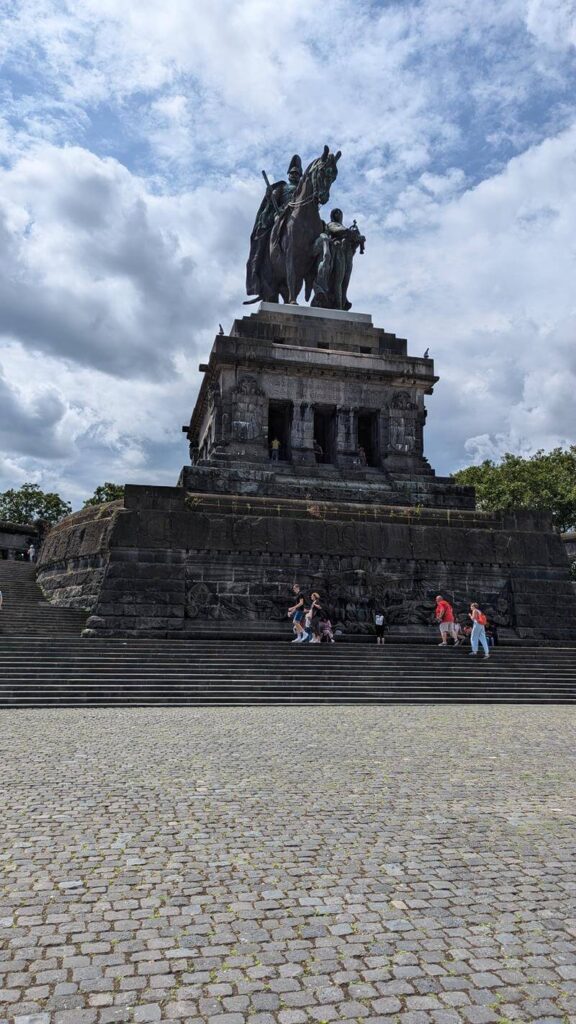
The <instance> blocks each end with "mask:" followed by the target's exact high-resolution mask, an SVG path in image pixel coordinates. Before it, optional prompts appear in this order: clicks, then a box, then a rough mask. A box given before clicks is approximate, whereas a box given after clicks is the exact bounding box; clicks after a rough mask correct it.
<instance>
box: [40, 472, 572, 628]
mask: <svg viewBox="0 0 576 1024" xmlns="http://www.w3.org/2000/svg"><path fill="white" fill-rule="evenodd" d="M114 506H115V507H113V506H107V509H108V513H106V512H105V511H104V510H101V513H100V518H99V519H97V520H94V519H92V520H90V519H83V518H82V516H83V515H84V513H79V514H78V517H79V518H76V519H75V521H74V522H70V521H65V523H66V525H62V529H61V530H60V531H58V534H57V536H55V537H54V538H53V543H52V547H51V548H50V549H48V550H46V551H45V552H44V553H43V559H42V564H41V566H40V570H41V582H42V585H43V586H44V588H45V590H46V591H47V592H51V593H52V594H53V595H54V596H55V597H56V599H57V600H58V602H59V603H62V604H65V603H70V604H72V606H76V607H87V608H89V609H90V610H91V611H92V615H91V617H90V619H89V621H88V624H87V625H88V629H89V630H90V631H91V632H92V633H93V635H104V636H106V635H114V636H122V635H125V636H132V635H136V636H162V637H178V636H193V635H194V634H195V633H198V632H201V631H203V630H205V629H206V628H207V627H210V628H219V629H226V628H230V627H235V628H237V629H241V628H243V627H244V626H248V625H253V626H258V627H259V628H260V629H262V630H263V631H266V630H267V629H268V630H269V629H277V628H278V626H279V625H280V623H286V621H287V620H286V608H287V607H288V604H289V603H290V587H291V584H292V583H293V581H294V580H295V579H296V580H297V581H298V582H299V583H300V584H301V585H302V586H303V587H304V588H305V589H307V590H312V589H317V590H319V591H320V593H321V594H322V597H323V599H324V601H325V604H326V606H327V607H328V609H329V611H330V614H331V616H332V618H333V621H334V622H337V623H339V624H341V626H342V627H343V628H345V629H346V630H347V631H352V632H363V631H366V630H367V629H369V628H370V625H371V621H372V615H373V612H374V609H375V607H376V606H377V605H381V606H383V608H384V611H385V614H386V618H387V620H388V622H389V624H390V626H391V627H392V628H393V629H394V630H397V631H399V632H401V631H407V632H410V633H414V632H418V631H421V632H422V633H423V635H424V634H429V630H430V621H431V616H432V612H433V607H434V597H435V595H436V593H438V592H444V593H446V594H447V596H448V597H449V598H450V599H452V600H453V601H454V602H455V604H456V607H457V610H458V611H459V612H460V613H461V614H464V612H465V609H466V606H467V604H468V602H469V601H471V600H478V601H479V602H480V603H481V604H483V605H484V606H485V608H486V610H487V611H488V613H489V615H490V617H491V618H493V619H494V620H495V621H496V622H497V623H498V624H499V625H500V626H501V628H502V629H503V630H504V631H506V630H508V631H511V632H514V633H515V634H516V635H518V636H526V637H541V638H547V639H554V638H558V637H560V636H563V637H566V636H567V635H570V631H571V634H572V635H573V638H574V639H576V596H575V595H574V591H573V588H572V586H571V584H570V581H569V576H568V563H567V559H566V555H565V551H564V545H563V543H562V541H561V539H560V537H559V535H558V534H556V533H554V532H553V531H552V529H551V526H550V522H549V520H548V519H547V518H546V517H543V516H534V515H531V514H528V513H523V514H518V515H504V516H494V515H489V514H482V513H476V512H466V511H453V510H452V511H443V510H434V509H414V508H412V509H410V508H394V507H388V506H361V505H357V504H356V505H353V504H346V503H330V502H317V501H310V500H308V501H299V500H288V499H272V498H268V499H263V498H242V497H240V496H233V495H215V494H200V493H199V494H187V495H186V494H185V492H184V491H183V490H182V489H181V488H162V487H148V488H145V487H130V486H128V487H127V488H126V496H125V502H124V506H123V507H122V506H121V505H120V503H114ZM74 518H75V517H70V520H72V519H74ZM82 531H84V532H83V535H82V537H80V536H79V535H80V533H82ZM88 533H89V534H90V539H88V537H87V534H88ZM76 534H78V536H75V535H76ZM87 548H90V549H91V550H90V551H88V550H87ZM88 563H90V565H89V564H88ZM89 568H90V569H92V571H93V570H94V569H96V570H97V571H98V573H99V575H98V576H94V577H93V578H92V580H91V582H90V583H89V584H88V582H85V581H86V577H84V576H83V575H82V574H83V573H84V572H86V571H87V570H88V569H89ZM83 587H85V588H86V594H85V595H84V594H83V592H82V591H83ZM96 590H97V591H98V592H97V593H96ZM82 600H84V603H81V602H82Z"/></svg>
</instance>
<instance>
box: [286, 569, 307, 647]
mask: <svg viewBox="0 0 576 1024" xmlns="http://www.w3.org/2000/svg"><path fill="white" fill-rule="evenodd" d="M292 590H293V592H294V597H295V602H294V604H293V605H292V607H291V608H289V609H288V616H289V618H291V619H292V625H293V627H294V632H295V633H296V636H295V638H294V640H292V643H293V644H301V643H302V642H303V641H304V640H308V639H309V638H310V635H309V633H308V632H307V631H306V630H305V629H304V618H305V616H306V605H307V598H306V595H305V594H303V593H302V591H301V590H300V584H299V583H293V584H292Z"/></svg>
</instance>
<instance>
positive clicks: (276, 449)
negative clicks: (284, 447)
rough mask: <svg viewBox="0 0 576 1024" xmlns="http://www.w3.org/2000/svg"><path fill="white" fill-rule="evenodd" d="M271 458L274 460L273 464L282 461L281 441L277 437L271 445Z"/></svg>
mask: <svg viewBox="0 0 576 1024" xmlns="http://www.w3.org/2000/svg"><path fill="white" fill-rule="evenodd" d="M270 458H271V459H272V462H278V460H279V459H280V441H279V440H278V438H277V437H273V438H272V442H271V444H270Z"/></svg>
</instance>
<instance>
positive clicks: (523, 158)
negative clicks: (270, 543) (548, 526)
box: [0, 0, 576, 501]
mask: <svg viewBox="0 0 576 1024" xmlns="http://www.w3.org/2000/svg"><path fill="white" fill-rule="evenodd" d="M2 28H3V31H2V32H1V33H0V47H2V50H3V55H4V58H5V72H6V73H5V100H6V102H5V103H4V108H3V109H4V120H3V122H0V157H1V158H3V159H4V164H3V165H2V166H1V168H0V255H1V257H2V262H3V267H4V268H5V273H4V274H3V277H2V281H1V283H0V336H1V337H2V338H3V340H4V343H5V346H6V351H5V353H4V354H3V356H2V365H3V368H4V374H5V387H6V388H7V390H6V391H4V392H3V395H4V402H3V403H0V431H3V433H2V434H1V436H2V438H3V440H4V447H5V450H6V456H5V458H4V460H3V462H1V463H0V472H2V473H3V474H4V477H3V483H4V486H9V484H10V483H11V482H12V480H13V479H21V478H22V477H21V476H20V474H22V473H23V474H25V476H26V474H28V478H30V479H35V480H38V481H39V482H40V481H42V482H43V483H44V484H45V485H46V486H48V485H50V486H52V487H54V486H58V487H60V488H61V489H62V490H63V491H65V492H66V494H67V496H69V497H71V498H72V500H75V501H77V500H79V499H80V498H81V497H82V496H83V495H85V494H86V493H87V492H89V491H91V490H92V489H93V487H94V486H95V484H97V483H99V482H101V481H102V480H103V479H105V478H106V479H110V478H112V479H117V480H121V479H129V480H136V479H140V480H143V479H149V480H150V479H152V480H157V481H158V482H163V483H171V482H173V481H174V479H175V476H176V473H177V470H178V467H179V464H180V463H181V462H183V461H185V459H186V445H185V443H184V442H183V440H182V435H181V434H180V424H181V423H183V422H185V420H186V419H187V418H188V416H189V412H190V409H191V406H192V403H193V399H194V395H195V391H196V388H197V386H198V375H197V373H196V365H197V362H198V359H199V358H201V357H202V356H204V355H205V354H206V351H207V349H208V348H209V345H210V343H211V340H212V335H213V333H214V331H215V329H216V328H217V325H218V322H222V323H224V324H225V325H228V324H229V323H230V322H231V320H232V317H233V315H234V314H235V313H236V314H240V313H241V311H242V307H241V305H240V303H241V300H242V297H243V296H242V292H243V277H244V261H245V258H246V250H247V245H248V236H249V232H250V228H251V222H252V218H253V216H254V213H255V210H256V207H257V205H258V202H259V199H260V196H261V182H260V180H259V171H260V168H261V167H262V166H265V167H266V168H267V170H269V172H270V173H271V174H273V175H274V176H277V175H280V174H283V173H284V172H285V169H286V166H287V162H288V159H289V158H290V156H291V155H292V153H293V152H294V151H300V152H301V154H302V157H303V159H304V160H305V161H307V160H309V159H311V158H312V156H314V155H315V154H316V153H317V152H319V151H320V149H321V147H322V145H323V144H324V142H328V143H329V144H331V145H332V146H333V147H334V148H342V150H343V158H342V161H341V164H340V174H339V178H338V182H337V184H336V186H335V189H334V199H335V201H337V202H338V205H340V206H341V207H342V208H343V209H344V211H345V216H346V218H347V219H350V220H351V219H352V218H353V217H355V218H356V219H357V220H358V222H359V224H360V225H361V226H362V227H363V228H364V229H365V232H366V234H367V236H368V244H367V252H366V255H365V256H364V257H362V258H360V257H358V258H357V263H356V269H355V273H354V277H353V280H352V286H351V295H352V298H353V300H354V303H355V308H356V309H360V308H361V309H366V310H369V311H371V312H373V314H374V319H375V321H376V322H377V323H383V324H385V326H386V327H387V328H388V329H391V330H394V331H396V332H397V333H398V334H399V335H402V336H405V335H407V336H408V338H409V342H410V349H411V351H414V352H419V351H423V350H424V349H425V348H426V347H428V346H430V347H431V349H432V354H433V355H434V356H435V357H436V360H437V371H438V372H439V373H440V375H441V378H442V379H441V382H440V384H439V386H438V389H437V394H436V395H435V396H434V398H433V399H432V400H431V401H430V403H429V404H430V409H431V415H430V421H429V428H428V438H429V441H428V449H429V452H430V457H431V461H432V462H433V463H434V464H436V465H437V466H438V468H439V469H441V470H449V469H451V468H453V467H454V466H455V465H456V464H458V463H462V462H465V461H467V460H468V459H469V458H470V457H471V456H473V457H474V458H479V457H481V453H482V452H485V451H492V452H494V451H501V450H505V448H506V446H507V445H508V446H510V447H511V448H515V449H518V450H525V449H526V450H532V449H533V448H536V447H539V446H541V445H544V446H549V445H550V444H554V443H557V441H558V440H559V439H564V438H569V437H570V431H571V430H572V431H573V428H572V427H571V425H570V424H571V422H572V416H573V401H572V402H571V399H570V394H571V389H572V388H573V387H574V384H575V383H576V380H575V377H574V374H575V372H576V371H575V368H574V355H573V353H574V351H575V347H574V330H575V323H576V310H575V306H574V300H573V298H572V296H573V294H574V279H575V278H574V270H575V266H574V263H575V258H576V242H575V241H574V239H575V238H576V230H575V229H576V214H575V208H574V197H573V196H574V190H573V182H574V180H575V178H574V170H575V156H574V154H575V145H576V143H575V134H574V131H573V130H567V127H566V126H567V125H569V124H576V105H575V103H574V98H573V97H572V95H571V93H570V83H571V79H570V73H571V69H572V64H571V63H570V62H571V61H572V60H573V52H572V51H571V50H570V46H571V44H572V43H573V42H574V3H573V2H570V0H483V2H482V3H476V4H470V2H469V0H419V2H415V0H414V2H412V0H406V2H404V0H402V2H388V3H384V4H380V3H372V2H369V0H334V3H331V4H328V5H327V4H324V3H322V2H321V0H286V2H285V3H283V4H281V5H279V6H278V5H276V4H272V2H271V0H242V2H240V3H239V2H237V0H197V2H195V3H193V4H191V3H190V2H189V0H168V2H167V3H166V4H164V5H161V6H159V5H158V4H157V2H156V0H136V2H134V3H131V4H125V3H121V2H120V0H75V2H74V4H73V3H72V2H71V0H58V2H56V0H22V2H21V3H20V4H18V5H16V4H14V5H8V6H7V8H6V17H5V21H4V25H3V26H2ZM516 154H520V155H518V156H516ZM2 405H3V408H2ZM50 417H52V419H50ZM43 419H45V420H46V422H47V426H46V430H45V436H44V438H43V443H38V447H37V448H36V447H35V443H34V442H32V441H28V440H27V439H29V438H36V437H37V436H38V435H39V434H41V433H42V430H41V428H40V426H39V421H40V420H43ZM0 486H2V484H0Z"/></svg>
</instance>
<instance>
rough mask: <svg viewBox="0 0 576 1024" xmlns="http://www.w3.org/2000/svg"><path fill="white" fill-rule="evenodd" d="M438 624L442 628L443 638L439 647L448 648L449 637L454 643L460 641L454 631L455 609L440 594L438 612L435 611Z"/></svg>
mask: <svg viewBox="0 0 576 1024" xmlns="http://www.w3.org/2000/svg"><path fill="white" fill-rule="evenodd" d="M434 614H435V618H436V622H437V623H438V625H439V627H440V636H441V638H442V640H441V642H440V644H439V647H448V637H449V636H451V637H452V639H453V641H454V643H457V641H458V634H457V633H456V631H455V629H454V609H453V607H452V605H451V604H450V602H449V601H446V599H445V598H444V597H442V594H438V595H437V597H436V610H435V613H434Z"/></svg>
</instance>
